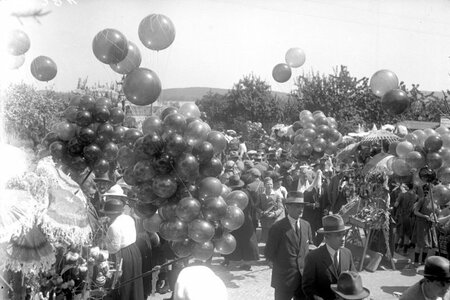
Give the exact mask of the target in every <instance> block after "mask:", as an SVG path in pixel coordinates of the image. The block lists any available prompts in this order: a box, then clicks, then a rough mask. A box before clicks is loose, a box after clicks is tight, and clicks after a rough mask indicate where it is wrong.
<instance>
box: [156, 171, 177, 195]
mask: <svg viewBox="0 0 450 300" xmlns="http://www.w3.org/2000/svg"><path fill="white" fill-rule="evenodd" d="M176 191H177V181H176V180H175V178H174V177H173V176H170V175H158V176H155V177H154V178H153V192H154V193H155V194H156V195H157V196H159V197H161V198H169V197H170V196H172V195H173V194H175V192H176Z"/></svg>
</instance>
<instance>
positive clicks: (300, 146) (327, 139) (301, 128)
mask: <svg viewBox="0 0 450 300" xmlns="http://www.w3.org/2000/svg"><path fill="white" fill-rule="evenodd" d="M292 131H293V134H292V139H293V145H292V147H291V154H292V156H293V157H295V158H297V159H299V160H303V161H309V160H310V159H313V160H317V159H320V158H321V157H322V156H323V155H324V154H325V153H326V154H328V155H332V154H335V153H336V152H337V150H338V145H339V143H340V142H341V141H342V134H341V133H340V132H339V131H338V130H337V122H336V120H335V119H334V118H332V117H327V116H325V114H324V113H323V112H322V111H315V112H314V113H311V112H310V111H309V110H302V111H301V112H300V120H299V121H296V122H294V124H292Z"/></svg>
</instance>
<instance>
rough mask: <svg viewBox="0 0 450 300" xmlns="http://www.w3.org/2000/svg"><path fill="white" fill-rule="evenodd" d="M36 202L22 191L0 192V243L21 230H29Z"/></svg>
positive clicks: (33, 218)
mask: <svg viewBox="0 0 450 300" xmlns="http://www.w3.org/2000/svg"><path fill="white" fill-rule="evenodd" d="M36 206H37V202H36V201H35V200H34V199H33V197H32V196H31V194H30V193H29V192H27V191H23V190H11V189H6V190H2V191H1V192H0V243H5V242H8V241H9V240H10V239H11V236H12V235H14V234H19V233H20V232H22V230H23V229H30V228H31V227H32V226H33V223H34V220H35V212H36Z"/></svg>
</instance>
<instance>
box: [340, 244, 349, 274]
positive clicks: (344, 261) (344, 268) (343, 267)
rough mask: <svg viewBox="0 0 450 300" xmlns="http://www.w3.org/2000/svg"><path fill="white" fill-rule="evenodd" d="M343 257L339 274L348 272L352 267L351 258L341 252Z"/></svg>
mask: <svg viewBox="0 0 450 300" xmlns="http://www.w3.org/2000/svg"><path fill="white" fill-rule="evenodd" d="M340 254H341V257H340V260H339V268H340V270H339V273H341V274H342V272H345V271H348V269H349V267H348V266H350V261H349V257H348V256H347V255H345V254H344V251H342V250H341V253H340Z"/></svg>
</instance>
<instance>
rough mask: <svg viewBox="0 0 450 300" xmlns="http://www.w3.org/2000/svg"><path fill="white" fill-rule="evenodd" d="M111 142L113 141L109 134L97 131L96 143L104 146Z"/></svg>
mask: <svg viewBox="0 0 450 300" xmlns="http://www.w3.org/2000/svg"><path fill="white" fill-rule="evenodd" d="M109 142H111V139H110V138H109V137H108V136H106V135H103V134H99V133H98V132H97V138H96V139H95V141H94V143H95V144H97V145H99V146H100V147H104V146H105V145H106V144H107V143H109Z"/></svg>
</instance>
